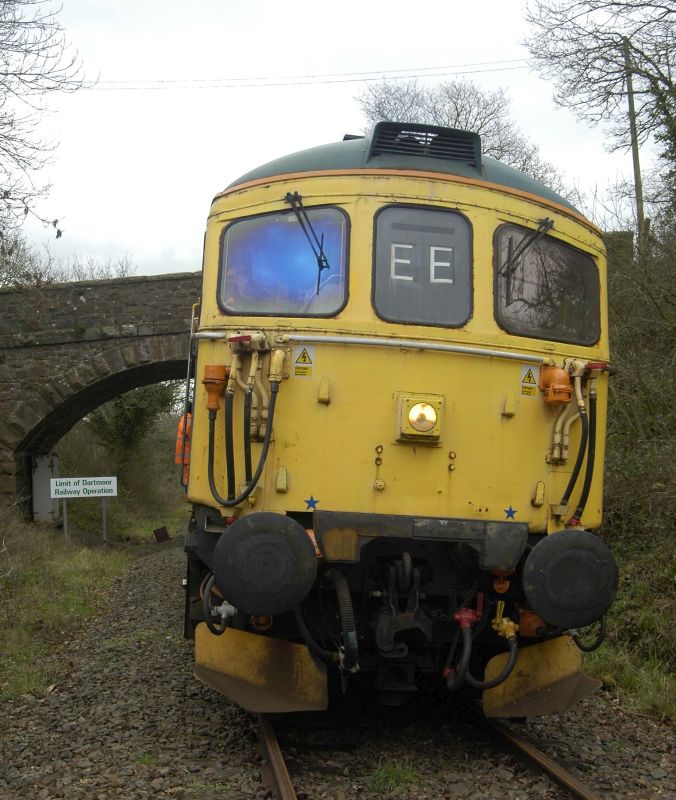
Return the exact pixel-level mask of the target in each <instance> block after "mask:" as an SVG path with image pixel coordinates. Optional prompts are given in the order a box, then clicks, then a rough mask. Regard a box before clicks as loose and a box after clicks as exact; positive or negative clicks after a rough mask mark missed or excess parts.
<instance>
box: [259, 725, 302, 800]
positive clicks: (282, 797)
mask: <svg viewBox="0 0 676 800" xmlns="http://www.w3.org/2000/svg"><path fill="white" fill-rule="evenodd" d="M258 733H259V736H260V741H261V750H262V755H263V758H264V759H265V760H266V761H267V765H268V767H269V769H268V775H267V777H268V778H269V783H270V784H271V785H270V788H271V789H272V791H273V793H274V795H275V797H276V798H277V800H297V795H296V790H295V789H294V788H293V783H291V777H290V776H289V771H288V770H287V768H286V763H285V762H284V756H283V755H282V751H281V749H280V747H279V742H278V741H277V736H276V735H275V731H274V728H273V727H272V723H271V722H270V720H269V719H268V718H267V716H265V714H258Z"/></svg>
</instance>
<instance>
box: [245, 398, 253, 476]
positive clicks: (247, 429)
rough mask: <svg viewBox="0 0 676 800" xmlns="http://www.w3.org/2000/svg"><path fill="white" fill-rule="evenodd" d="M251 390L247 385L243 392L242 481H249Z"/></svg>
mask: <svg viewBox="0 0 676 800" xmlns="http://www.w3.org/2000/svg"><path fill="white" fill-rule="evenodd" d="M251 392H252V389H251V387H250V386H247V388H246V391H245V392H244V483H246V484H247V485H248V484H249V483H251Z"/></svg>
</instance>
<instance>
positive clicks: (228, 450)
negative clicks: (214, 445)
mask: <svg viewBox="0 0 676 800" xmlns="http://www.w3.org/2000/svg"><path fill="white" fill-rule="evenodd" d="M234 403H235V393H234V392H233V391H231V390H226V392H225V426H224V432H225V474H226V475H227V480H228V500H232V498H233V497H234V496H235V443H234V434H233V426H232V413H233V406H234Z"/></svg>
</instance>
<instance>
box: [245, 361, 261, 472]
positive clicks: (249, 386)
mask: <svg viewBox="0 0 676 800" xmlns="http://www.w3.org/2000/svg"><path fill="white" fill-rule="evenodd" d="M257 369H258V350H254V351H253V352H252V353H251V368H250V369H249V377H248V378H247V382H246V384H245V387H244V483H245V484H247V485H248V484H249V483H251V401H252V398H253V387H254V379H255V377H256V370H257Z"/></svg>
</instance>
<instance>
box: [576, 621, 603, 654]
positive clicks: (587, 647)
mask: <svg viewBox="0 0 676 800" xmlns="http://www.w3.org/2000/svg"><path fill="white" fill-rule="evenodd" d="M605 638H606V616H605V614H604V615H603V616H602V617H601V621H600V623H599V632H598V633H597V634H596V638H595V639H594V641H593V642H592V643H591V644H585V642H583V641H582V639H581V638H580V637H579V636H578V635H577V634H576V633H574V634H573V641H574V642H575V644H576V645H577V646H578V647H579V648H580V650H582V652H583V653H592V652H594V650H598V649H599V647H601V645H602V644H603V641H604V639H605Z"/></svg>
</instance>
